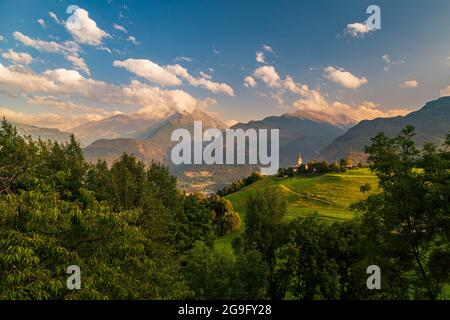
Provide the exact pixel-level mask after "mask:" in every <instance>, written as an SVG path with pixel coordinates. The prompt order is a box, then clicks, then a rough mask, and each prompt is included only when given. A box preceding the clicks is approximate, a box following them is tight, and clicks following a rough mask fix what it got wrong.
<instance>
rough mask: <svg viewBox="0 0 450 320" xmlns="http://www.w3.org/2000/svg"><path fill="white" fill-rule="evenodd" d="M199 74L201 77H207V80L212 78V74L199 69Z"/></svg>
mask: <svg viewBox="0 0 450 320" xmlns="http://www.w3.org/2000/svg"><path fill="white" fill-rule="evenodd" d="M199 74H200V76H201V77H202V78H205V79H209V80H211V79H212V76H211V75H210V74H208V73H206V72H203V71H200V72H199Z"/></svg>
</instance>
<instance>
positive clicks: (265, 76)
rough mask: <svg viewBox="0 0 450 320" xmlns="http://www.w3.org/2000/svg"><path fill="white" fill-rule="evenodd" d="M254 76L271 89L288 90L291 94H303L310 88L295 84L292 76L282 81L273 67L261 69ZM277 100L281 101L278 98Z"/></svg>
mask: <svg viewBox="0 0 450 320" xmlns="http://www.w3.org/2000/svg"><path fill="white" fill-rule="evenodd" d="M253 75H254V76H255V78H257V79H260V80H261V81H262V82H264V83H265V84H266V85H267V86H269V87H270V88H278V89H282V90H288V91H289V92H292V93H296V94H303V93H304V91H305V90H307V88H308V87H307V86H306V85H302V84H300V83H297V82H295V81H294V79H293V78H292V77H291V76H290V75H287V76H286V77H285V79H284V80H283V79H281V78H280V76H279V75H278V72H277V71H276V70H275V68H274V67H273V66H263V67H259V68H257V69H255V71H254V72H253ZM277 100H279V99H278V98H277Z"/></svg>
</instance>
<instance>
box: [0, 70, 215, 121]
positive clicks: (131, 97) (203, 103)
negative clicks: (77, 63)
mask: <svg viewBox="0 0 450 320" xmlns="http://www.w3.org/2000/svg"><path fill="white" fill-rule="evenodd" d="M0 87H2V88H4V89H7V90H10V91H14V92H17V93H21V94H26V95H27V96H31V95H45V96H47V98H46V100H47V102H48V103H50V104H51V107H53V108H56V107H59V108H60V110H61V111H63V110H62V109H63V108H69V109H70V108H72V109H73V108H80V106H84V105H75V104H63V103H62V102H60V101H58V100H63V101H69V100H74V99H76V100H77V101H81V100H82V101H86V102H88V103H89V104H90V105H92V107H90V111H89V112H88V113H89V114H90V115H92V114H94V115H95V116H96V117H97V118H98V117H103V116H104V113H103V112H99V111H98V110H96V109H92V108H94V107H95V106H96V105H99V104H100V105H105V106H108V108H114V107H116V108H119V107H120V108H128V110H130V108H131V110H135V111H132V112H136V113H138V114H140V115H142V116H151V117H165V116H168V115H170V114H172V113H173V112H175V111H192V110H194V109H196V108H206V107H208V106H210V105H212V104H214V103H216V101H215V100H214V99H210V98H206V99H196V98H194V97H193V96H191V95H190V94H188V93H187V92H185V91H182V90H166V89H162V88H158V87H154V86H150V85H147V84H144V83H141V82H139V81H137V80H134V81H132V82H131V83H130V84H126V85H120V86H119V85H113V84H109V83H106V82H103V81H98V80H94V79H90V78H85V77H83V76H82V75H81V74H80V73H78V72H77V71H75V70H67V69H54V70H46V71H44V72H42V73H40V74H38V73H34V72H32V71H30V70H28V69H20V68H14V67H5V66H3V65H2V64H0ZM49 96H51V98H49ZM40 99H41V100H36V98H35V100H31V101H30V102H31V103H32V102H35V103H37V102H44V100H42V99H43V98H40ZM86 110H87V109H86ZM66 111H67V112H71V111H70V110H66ZM111 112H113V111H111ZM114 112H115V111H114ZM33 117H34V115H33ZM33 117H31V118H29V119H30V120H33ZM61 119H62V118H61ZM65 119H66V120H67V119H68V118H67V116H66V118H65ZM30 123H31V122H30ZM61 123H62V122H61ZM59 126H61V124H60V125H59ZM71 126H72V127H73V126H74V124H71Z"/></svg>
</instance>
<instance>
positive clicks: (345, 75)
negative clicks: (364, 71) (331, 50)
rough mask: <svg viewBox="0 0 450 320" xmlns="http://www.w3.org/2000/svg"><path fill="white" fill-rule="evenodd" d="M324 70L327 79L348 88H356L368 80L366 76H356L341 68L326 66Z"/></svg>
mask: <svg viewBox="0 0 450 320" xmlns="http://www.w3.org/2000/svg"><path fill="white" fill-rule="evenodd" d="M324 70H325V73H326V77H327V78H328V79H330V80H331V81H333V82H336V83H338V84H340V85H342V86H344V87H346V88H349V89H357V88H359V87H360V86H362V85H363V84H366V83H367V82H368V81H367V79H366V78H364V77H361V78H358V77H357V76H355V75H353V74H351V73H350V72H348V71H345V70H344V69H342V68H335V67H332V66H328V67H326V68H325V69H324Z"/></svg>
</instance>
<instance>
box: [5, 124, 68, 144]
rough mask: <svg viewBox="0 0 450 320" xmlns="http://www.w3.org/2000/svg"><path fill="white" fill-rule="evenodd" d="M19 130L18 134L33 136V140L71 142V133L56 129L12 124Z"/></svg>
mask: <svg viewBox="0 0 450 320" xmlns="http://www.w3.org/2000/svg"><path fill="white" fill-rule="evenodd" d="M12 125H13V126H15V127H16V128H17V133H19V134H20V135H23V136H31V137H32V138H33V139H38V138H41V140H44V141H46V140H52V141H57V142H59V143H64V142H67V141H69V140H70V133H69V132H64V131H61V130H58V129H54V128H43V127H36V126H32V125H28V124H23V123H12Z"/></svg>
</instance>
